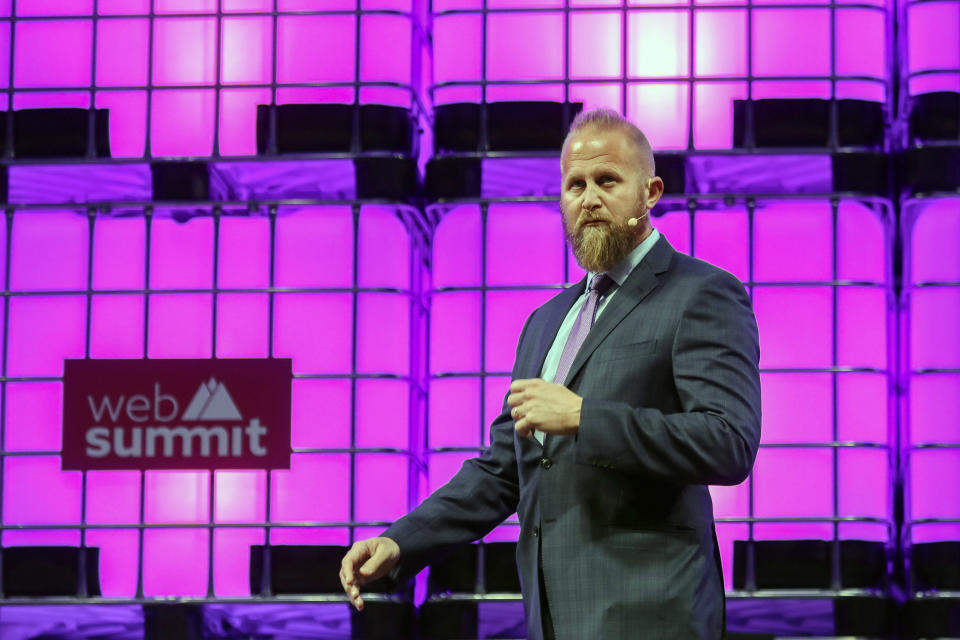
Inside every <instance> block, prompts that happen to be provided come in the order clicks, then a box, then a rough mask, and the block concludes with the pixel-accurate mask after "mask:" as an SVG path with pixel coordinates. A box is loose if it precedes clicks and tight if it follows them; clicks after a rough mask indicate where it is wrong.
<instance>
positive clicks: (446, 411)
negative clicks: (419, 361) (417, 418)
mask: <svg viewBox="0 0 960 640" xmlns="http://www.w3.org/2000/svg"><path fill="white" fill-rule="evenodd" d="M429 402H430V415H429V424H430V432H429V434H428V438H429V442H430V446H431V447H433V448H439V447H472V446H476V444H477V443H478V442H479V441H480V433H481V431H482V430H483V429H484V428H485V427H486V425H481V424H480V416H481V415H482V414H481V412H480V381H479V379H478V378H441V379H438V380H432V381H431V382H430V398H429Z"/></svg>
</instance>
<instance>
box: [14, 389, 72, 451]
mask: <svg viewBox="0 0 960 640" xmlns="http://www.w3.org/2000/svg"><path fill="white" fill-rule="evenodd" d="M4 410H5V412H6V415H5V418H6V422H5V429H4V437H5V440H4V443H3V447H4V449H5V450H7V451H59V449H60V444H61V425H62V424H63V385H62V384H60V383H59V382H8V383H7V395H6V402H5V404H4Z"/></svg>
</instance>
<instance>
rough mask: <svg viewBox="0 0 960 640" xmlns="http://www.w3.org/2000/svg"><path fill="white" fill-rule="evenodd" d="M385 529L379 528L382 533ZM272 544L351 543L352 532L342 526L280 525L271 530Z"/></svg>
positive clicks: (378, 530) (378, 531)
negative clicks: (285, 526) (286, 526)
mask: <svg viewBox="0 0 960 640" xmlns="http://www.w3.org/2000/svg"><path fill="white" fill-rule="evenodd" d="M382 531H383V529H377V532H376V533H378V534H379V533H381V532H382ZM270 542H271V543H272V544H341V545H346V544H350V532H349V530H347V529H346V528H340V527H309V528H308V527H289V528H284V527H278V528H275V529H271V530H270Z"/></svg>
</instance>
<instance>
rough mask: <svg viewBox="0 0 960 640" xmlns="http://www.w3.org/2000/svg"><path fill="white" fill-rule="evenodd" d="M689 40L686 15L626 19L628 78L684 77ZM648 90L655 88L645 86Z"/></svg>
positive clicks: (659, 14)
mask: <svg viewBox="0 0 960 640" xmlns="http://www.w3.org/2000/svg"><path fill="white" fill-rule="evenodd" d="M618 35H619V34H618ZM689 36H690V24H689V13H688V12H687V11H642V12H631V13H630V14H629V16H628V18H627V42H628V43H629V45H628V58H627V73H628V75H629V76H630V77H632V78H670V77H676V76H684V75H686V74H687V73H688V72H689V64H690V62H689V58H688V50H689V46H688V43H689ZM648 88H649V89H653V88H654V86H653V85H648ZM638 124H639V123H638ZM641 128H643V127H642V126H641ZM647 128H648V130H651V131H657V129H655V128H652V127H647Z"/></svg>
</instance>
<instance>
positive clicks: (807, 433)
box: [761, 373, 833, 443]
mask: <svg viewBox="0 0 960 640" xmlns="http://www.w3.org/2000/svg"><path fill="white" fill-rule="evenodd" d="M761 385H762V389H763V394H762V395H761V400H762V409H763V441H764V442H765V443H781V442H809V443H821V442H830V441H831V440H833V431H832V428H831V423H832V417H831V416H832V415H833V400H832V387H833V383H832V381H831V376H830V375H829V374H823V373H764V374H763V375H762V376H761ZM797 398H803V399H804V411H797V404H796V400H797Z"/></svg>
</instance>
